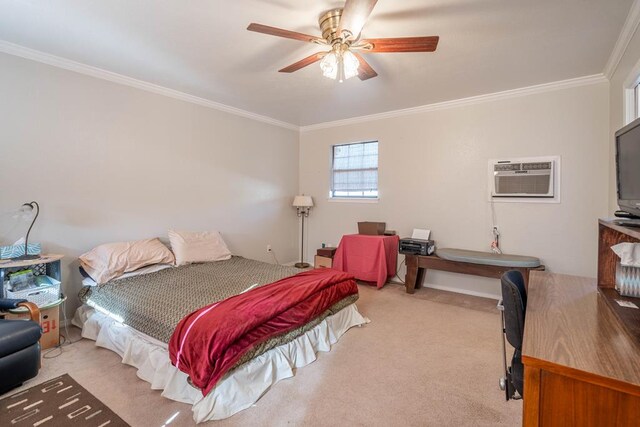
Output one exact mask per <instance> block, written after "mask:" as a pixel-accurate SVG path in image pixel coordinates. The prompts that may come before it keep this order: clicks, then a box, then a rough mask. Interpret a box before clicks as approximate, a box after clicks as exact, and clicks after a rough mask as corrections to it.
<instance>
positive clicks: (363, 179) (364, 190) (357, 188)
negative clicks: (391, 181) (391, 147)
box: [331, 141, 378, 197]
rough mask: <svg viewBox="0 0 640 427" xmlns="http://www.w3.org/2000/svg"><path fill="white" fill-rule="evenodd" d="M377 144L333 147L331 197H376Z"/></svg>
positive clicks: (364, 143) (366, 143) (367, 143)
mask: <svg viewBox="0 0 640 427" xmlns="http://www.w3.org/2000/svg"><path fill="white" fill-rule="evenodd" d="M377 193H378V142H377V141H373V142H360V143H356V144H344V145H334V146H333V170H332V187H331V196H332V197H377V196H378V194H377Z"/></svg>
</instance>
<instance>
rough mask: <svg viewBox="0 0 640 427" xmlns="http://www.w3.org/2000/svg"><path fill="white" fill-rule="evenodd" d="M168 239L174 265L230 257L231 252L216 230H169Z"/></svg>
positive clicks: (220, 259)
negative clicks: (193, 231) (174, 259)
mask: <svg viewBox="0 0 640 427" xmlns="http://www.w3.org/2000/svg"><path fill="white" fill-rule="evenodd" d="M169 241H170V242H171V250H172V251H173V254H174V255H175V257H176V265H185V264H191V263H194V262H212V261H224V260H227V259H229V258H231V252H229V249H228V248H227V245H226V244H225V243H224V240H222V236H221V235H220V233H218V232H217V231H202V232H197V233H192V232H189V231H175V230H169Z"/></svg>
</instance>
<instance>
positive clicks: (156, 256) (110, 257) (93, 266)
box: [80, 238, 175, 284]
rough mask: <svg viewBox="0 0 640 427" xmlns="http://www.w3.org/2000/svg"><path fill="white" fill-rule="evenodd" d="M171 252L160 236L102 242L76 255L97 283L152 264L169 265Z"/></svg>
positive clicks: (171, 261)
mask: <svg viewBox="0 0 640 427" xmlns="http://www.w3.org/2000/svg"><path fill="white" fill-rule="evenodd" d="M174 261H175V259H174V257H173V254H172V253H171V251H170V250H169V248H167V247H166V246H165V245H163V244H162V242H161V241H160V239H158V238H153V239H145V240H136V241H132V242H116V243H105V244H104V245H100V246H97V247H95V248H93V249H91V250H90V251H89V252H87V253H84V254H82V255H80V265H81V266H82V268H84V271H86V272H87V274H88V275H89V276H91V278H92V279H93V280H95V281H96V282H97V283H100V284H102V283H106V282H108V281H110V280H113V279H115V278H117V277H120V276H122V275H123V274H124V273H128V272H130V271H135V270H137V269H139V268H142V267H146V266H147V265H152V264H173V263H174Z"/></svg>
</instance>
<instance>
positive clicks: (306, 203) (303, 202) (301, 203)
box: [293, 195, 313, 208]
mask: <svg viewBox="0 0 640 427" xmlns="http://www.w3.org/2000/svg"><path fill="white" fill-rule="evenodd" d="M293 206H295V207H296V208H310V207H312V206H313V199H312V198H311V196H304V195H303V196H296V197H295V198H294V199H293Z"/></svg>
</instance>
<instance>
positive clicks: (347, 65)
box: [320, 48, 360, 83]
mask: <svg viewBox="0 0 640 427" xmlns="http://www.w3.org/2000/svg"><path fill="white" fill-rule="evenodd" d="M359 67H360V62H359V61H358V58H356V56H355V55H354V54H353V53H352V52H351V51H349V49H341V48H338V49H334V50H332V51H331V52H329V53H328V54H326V55H325V57H324V58H322V61H320V69H321V70H322V75H323V76H325V77H327V78H330V79H333V80H338V81H339V82H340V83H342V82H343V81H344V80H347V79H350V78H351V77H355V76H357V75H358V68H359Z"/></svg>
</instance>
